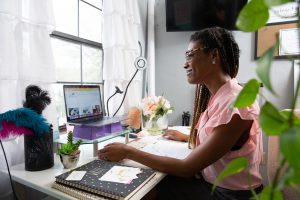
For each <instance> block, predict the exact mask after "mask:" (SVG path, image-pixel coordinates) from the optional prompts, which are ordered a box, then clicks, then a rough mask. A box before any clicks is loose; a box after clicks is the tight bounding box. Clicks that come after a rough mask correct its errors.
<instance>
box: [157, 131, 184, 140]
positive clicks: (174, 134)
mask: <svg viewBox="0 0 300 200" xmlns="http://www.w3.org/2000/svg"><path fill="white" fill-rule="evenodd" d="M163 137H164V138H167V139H169V140H176V141H181V142H188V141H189V136H188V135H186V134H183V133H182V132H180V131H176V130H167V131H166V132H165V133H164V134H163Z"/></svg>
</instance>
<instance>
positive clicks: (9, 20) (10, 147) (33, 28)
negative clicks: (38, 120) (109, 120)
mask: <svg viewBox="0 0 300 200" xmlns="http://www.w3.org/2000/svg"><path fill="white" fill-rule="evenodd" d="M0 27H1V28H0V44H1V45H0V113H3V112H6V111H8V110H11V109H16V108H20V107H22V101H23V100H24V98H25V88H26V86H28V85H29V84H35V85H38V86H40V87H41V88H42V89H45V90H48V91H49V92H50V96H53V95H52V94H53V93H52V90H51V84H52V83H53V82H54V81H55V74H54V60H53V55H52V49H51V43H50V37H49V34H50V33H51V31H52V30H53V28H54V18H53V13H52V1H51V0H42V1H41V0H1V1H0ZM43 114H44V116H45V117H46V119H47V120H48V121H49V122H50V123H52V124H54V126H55V125H56V113H55V106H54V104H53V103H52V104H51V105H50V106H48V107H47V108H46V110H45V111H44V113H43ZM2 142H3V145H4V148H5V152H6V154H7V157H8V162H9V165H14V164H17V163H21V162H23V161H24V152H23V138H22V137H18V138H9V139H6V140H4V141H2ZM0 168H1V169H2V170H6V165H5V160H4V156H3V151H2V149H0ZM10 193H11V189H10V184H9V179H8V176H7V175H6V174H5V175H4V174H1V173H0V199H9V198H11V195H10Z"/></svg>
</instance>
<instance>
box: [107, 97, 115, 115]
mask: <svg viewBox="0 0 300 200" xmlns="http://www.w3.org/2000/svg"><path fill="white" fill-rule="evenodd" d="M116 94H117V91H115V93H114V94H113V95H111V96H110V97H109V98H108V99H107V101H106V110H107V116H108V117H109V110H108V102H109V100H110V99H111V98H112V97H113V96H115V95H116Z"/></svg>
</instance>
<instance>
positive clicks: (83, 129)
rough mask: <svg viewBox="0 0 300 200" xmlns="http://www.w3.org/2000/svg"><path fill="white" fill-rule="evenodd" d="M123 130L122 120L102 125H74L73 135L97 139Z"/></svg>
mask: <svg viewBox="0 0 300 200" xmlns="http://www.w3.org/2000/svg"><path fill="white" fill-rule="evenodd" d="M121 131H123V128H122V124H121V122H114V123H111V124H106V125H102V126H89V125H74V129H73V136H74V137H76V138H81V139H86V140H95V139H98V138H101V137H104V136H108V135H113V134H117V133H120V132H121Z"/></svg>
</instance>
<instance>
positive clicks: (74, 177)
mask: <svg viewBox="0 0 300 200" xmlns="http://www.w3.org/2000/svg"><path fill="white" fill-rule="evenodd" d="M85 174H86V171H73V172H72V173H71V174H70V175H69V176H68V177H67V178H66V180H67V181H80V180H81V179H82V178H83V177H84V175H85Z"/></svg>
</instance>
